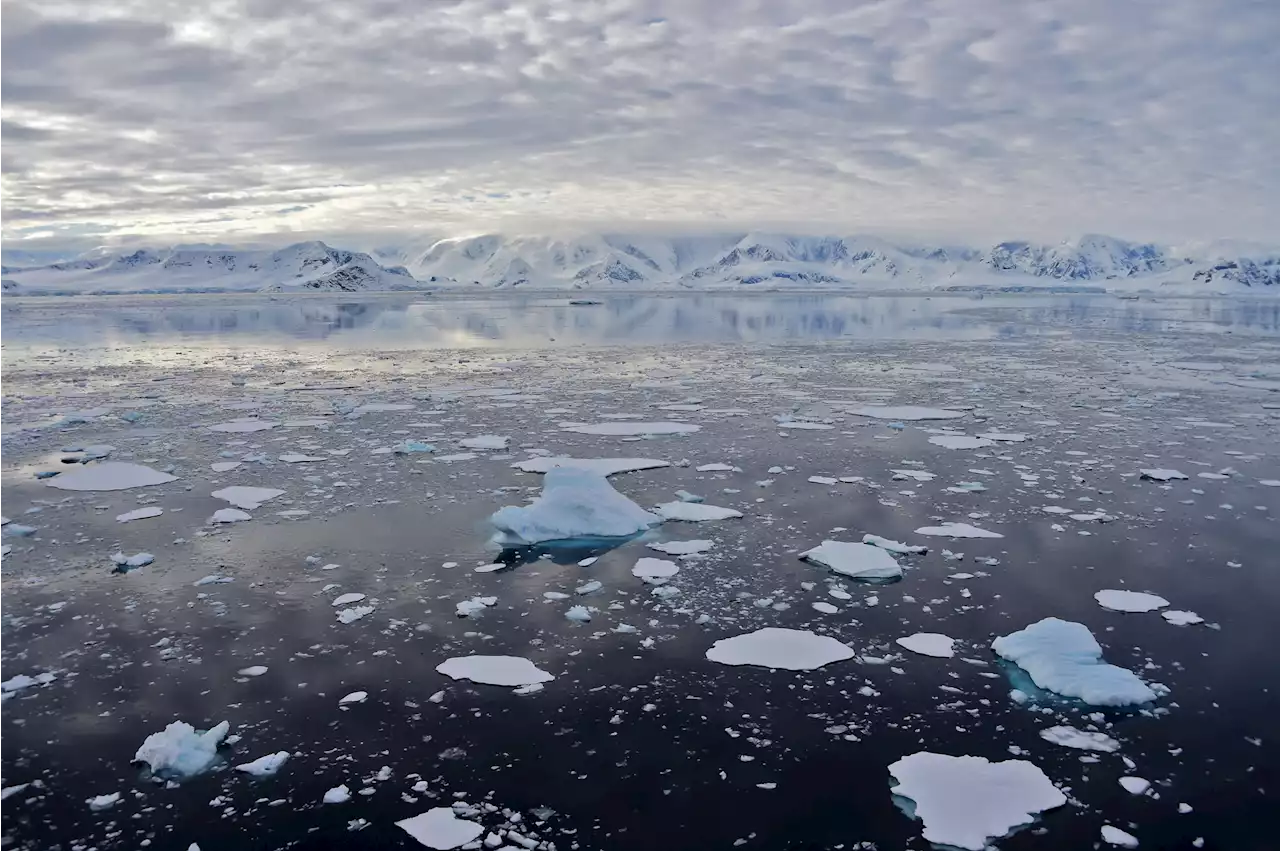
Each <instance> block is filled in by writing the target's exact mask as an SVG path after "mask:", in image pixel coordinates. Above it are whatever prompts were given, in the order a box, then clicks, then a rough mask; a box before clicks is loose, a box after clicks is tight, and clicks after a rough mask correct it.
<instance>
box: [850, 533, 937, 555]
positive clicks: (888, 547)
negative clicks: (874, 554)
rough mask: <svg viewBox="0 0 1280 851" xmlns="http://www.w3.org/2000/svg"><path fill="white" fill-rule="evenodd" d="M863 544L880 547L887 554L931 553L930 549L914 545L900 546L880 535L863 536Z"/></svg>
mask: <svg viewBox="0 0 1280 851" xmlns="http://www.w3.org/2000/svg"><path fill="white" fill-rule="evenodd" d="M862 543H864V544H870V545H871V546H873V547H879V548H880V549H882V550H885V551H887V552H891V553H897V554H898V555H904V556H914V555H923V554H924V553H927V552H929V548H928V547H924V546H919V545H913V544H900V543H898V542H897V541H891V540H890V539H888V538H882V537H880V536H879V535H872V534H870V533H868V534H866V535H863V536H862Z"/></svg>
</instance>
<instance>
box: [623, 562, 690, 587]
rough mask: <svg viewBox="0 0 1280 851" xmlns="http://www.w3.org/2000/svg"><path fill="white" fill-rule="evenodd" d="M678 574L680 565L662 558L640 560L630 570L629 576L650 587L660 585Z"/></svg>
mask: <svg viewBox="0 0 1280 851" xmlns="http://www.w3.org/2000/svg"><path fill="white" fill-rule="evenodd" d="M679 572H680V565H678V564H676V563H675V562H674V561H667V560H666V559H664V558H642V559H640V560H639V561H637V562H636V563H635V567H633V568H631V575H632V576H635V577H638V578H640V579H641V580H643V581H645V582H648V583H649V584H651V585H661V584H662V583H663V582H666V581H667V580H668V579H670V578H671V577H673V576H675V575H676V574H677V573H679Z"/></svg>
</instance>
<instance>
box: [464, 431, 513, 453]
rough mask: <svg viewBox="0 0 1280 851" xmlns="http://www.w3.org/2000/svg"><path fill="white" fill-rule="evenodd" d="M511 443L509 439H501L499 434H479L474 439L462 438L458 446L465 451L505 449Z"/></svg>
mask: <svg viewBox="0 0 1280 851" xmlns="http://www.w3.org/2000/svg"><path fill="white" fill-rule="evenodd" d="M510 442H511V438H509V437H503V436H502V435H500V434H481V435H478V436H476V437H464V438H463V439H462V440H459V441H458V444H459V445H460V446H463V447H465V448H467V449H495V450H497V449H506V448H507V444H508V443H510Z"/></svg>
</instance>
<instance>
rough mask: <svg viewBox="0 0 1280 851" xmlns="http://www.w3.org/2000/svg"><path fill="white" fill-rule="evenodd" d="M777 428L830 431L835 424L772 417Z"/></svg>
mask: <svg viewBox="0 0 1280 851" xmlns="http://www.w3.org/2000/svg"><path fill="white" fill-rule="evenodd" d="M773 421H774V422H776V423H777V424H778V428H790V429H798V430H800V431H830V430H831V429H833V428H835V426H833V425H830V424H828V423H816V422H814V421H813V420H797V419H792V418H791V417H774V418H773Z"/></svg>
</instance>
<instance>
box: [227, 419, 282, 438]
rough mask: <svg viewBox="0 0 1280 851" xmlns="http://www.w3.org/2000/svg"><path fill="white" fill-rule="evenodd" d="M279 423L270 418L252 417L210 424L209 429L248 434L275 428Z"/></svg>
mask: <svg viewBox="0 0 1280 851" xmlns="http://www.w3.org/2000/svg"><path fill="white" fill-rule="evenodd" d="M278 425H280V423H278V422H272V421H270V420H257V419H252V418H245V419H240V420H232V421H231V422H229V423H218V424H217V425H211V426H209V431H220V432H226V433H229V434H248V433H250V432H255V431H267V430H268V429H273V428H275V427H276V426H278Z"/></svg>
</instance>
